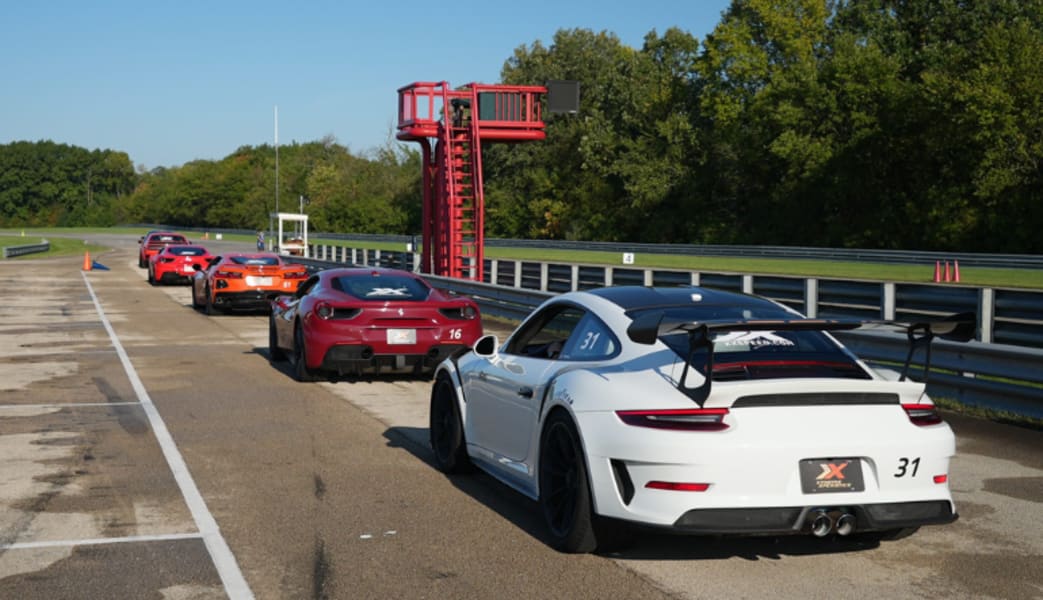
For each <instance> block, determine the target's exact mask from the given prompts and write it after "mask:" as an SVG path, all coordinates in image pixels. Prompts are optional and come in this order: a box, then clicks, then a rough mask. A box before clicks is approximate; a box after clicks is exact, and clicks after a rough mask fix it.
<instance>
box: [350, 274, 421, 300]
mask: <svg viewBox="0 0 1043 600" xmlns="http://www.w3.org/2000/svg"><path fill="white" fill-rule="evenodd" d="M330 285H331V286H333V289H335V290H339V291H342V292H344V293H345V294H350V295H352V296H354V297H356V298H358V299H360V300H373V301H381V302H385V301H388V300H406V301H409V300H412V301H421V300H426V299H427V297H428V295H429V294H430V293H431V288H429V287H427V285H426V284H425V283H424V282H422V281H420V280H418V279H413V278H412V277H399V276H395V275H380V276H369V275H366V276H361V277H337V278H335V279H334V280H333V281H332V283H331V284H330Z"/></svg>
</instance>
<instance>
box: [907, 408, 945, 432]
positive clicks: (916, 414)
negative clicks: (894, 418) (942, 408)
mask: <svg viewBox="0 0 1043 600" xmlns="http://www.w3.org/2000/svg"><path fill="white" fill-rule="evenodd" d="M902 409H903V410H905V414H906V415H908V416H909V420H910V421H912V423H913V425H919V426H920V427H925V426H927V425H937V424H939V423H941V422H942V417H941V415H939V414H938V409H936V408H935V407H934V405H933V404H903V405H902Z"/></svg>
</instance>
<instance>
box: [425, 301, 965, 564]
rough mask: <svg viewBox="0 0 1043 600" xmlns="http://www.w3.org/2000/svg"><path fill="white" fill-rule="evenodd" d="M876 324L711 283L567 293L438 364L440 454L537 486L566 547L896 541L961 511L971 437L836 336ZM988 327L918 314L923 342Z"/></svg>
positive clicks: (912, 333) (454, 463)
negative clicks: (963, 457) (735, 538)
mask: <svg viewBox="0 0 1043 600" xmlns="http://www.w3.org/2000/svg"><path fill="white" fill-rule="evenodd" d="M867 325H868V324H867V323H866V322H860V321H833V320H820V319H806V318H803V317H802V316H801V315H799V314H797V313H796V312H794V311H793V310H791V309H789V308H787V307H785V306H783V305H781V304H778V303H776V302H773V301H771V300H767V299H763V298H759V297H756V296H748V295H743V294H736V293H731V292H723V291H719V290H711V289H706V288H699V287H675V288H653V287H609V288H601V289H596V290H590V291H583V292H572V293H568V294H563V295H560V296H557V297H554V298H552V299H550V300H548V301H546V302H544V303H543V304H542V305H541V306H540V307H539V308H537V309H536V310H535V311H534V312H533V313H532V314H531V315H529V317H528V318H527V319H526V320H525V321H524V322H523V323H522V324H521V325H520V326H519V327H518V329H517V330H515V331H514V333H513V334H511V335H510V337H508V339H507V340H506V342H505V343H503V345H500V344H499V341H498V340H497V339H496V337H495V336H485V337H484V338H482V339H480V340H479V341H478V342H477V343H476V344H475V345H474V347H473V350H472V351H471V352H468V353H465V354H463V355H461V356H458V357H456V358H453V359H449V360H446V361H445V362H443V363H442V364H441V365H440V366H439V368H438V369H437V371H436V374H435V382H434V386H433V389H432V393H431V408H430V434H431V445H432V448H433V449H434V453H435V457H436V462H437V464H438V466H439V468H440V469H442V470H443V471H445V472H447V473H454V472H462V471H467V470H469V469H470V468H471V467H472V466H477V467H479V468H481V469H482V470H484V471H486V472H488V473H489V474H491V475H492V476H493V477H495V478H497V479H499V480H500V481H502V482H504V483H506V484H507V485H509V486H511V487H513V488H515V489H517V490H518V491H520V492H521V493H523V494H525V495H526V496H529V497H530V498H533V499H535V500H537V501H538V502H539V504H540V506H541V509H542V512H543V516H544V518H545V520H546V523H547V526H548V528H549V530H550V534H551V538H552V540H553V543H554V545H555V546H556V547H557V548H559V549H561V550H563V551H566V552H592V551H595V550H600V551H605V550H610V549H612V548H614V547H618V546H619V545H621V544H622V543H623V542H625V541H626V540H627V539H629V538H630V537H631V535H632V534H633V532H634V527H633V525H640V526H644V527H653V528H663V529H667V530H671V531H675V532H682V533H693V534H746V535H779V534H801V533H803V534H810V535H815V536H819V537H824V536H828V535H831V534H833V535H840V536H846V535H852V534H857V535H864V536H875V537H878V538H887V537H890V538H897V537H902V536H904V535H908V534H909V533H911V532H914V531H916V529H917V528H918V527H920V526H922V525H933V524H942V523H950V522H952V521H954V520H955V519H956V517H957V514H956V509H955V506H954V505H953V501H952V496H951V494H950V492H949V485H948V475H949V459H950V458H951V457H952V456H953V454H954V453H955V440H954V437H953V434H952V431H951V430H950V429H949V426H948V425H946V424H945V423H944V422H943V421H942V420H941V418H940V417H939V416H938V413H937V412H936V411H935V408H934V405H933V403H932V402H931V400H930V398H928V397H927V395H926V394H925V392H924V385H923V384H922V383H916V382H913V381H909V380H907V378H906V376H905V373H904V372H903V373H902V374H901V375H899V374H897V373H895V372H893V371H879V372H878V371H876V370H874V369H873V368H871V367H870V366H868V365H867V364H866V363H864V362H863V361H861V360H860V359H858V358H857V357H856V356H854V355H853V354H852V353H851V352H850V351H848V350H847V349H846V348H844V347H843V346H842V345H841V344H840V343H839V342H838V341H837V340H836V339H835V338H834V337H833V336H832V335H830V334H829V333H828V332H830V331H837V330H849V329H854V328H858V327H864V326H867ZM889 325H891V326H898V325H899V324H894V323H891V324H889ZM975 327H976V324H975V323H974V320H973V315H956V316H953V317H952V318H948V319H944V320H940V321H936V322H933V323H927V322H925V323H916V324H911V325H905V326H904V328H905V329H906V331H907V333H908V335H909V340H910V343H911V348H916V347H921V346H924V345H926V344H929V343H930V340H931V339H932V338H933V337H935V336H939V337H944V338H946V339H954V340H962V341H966V340H969V339H971V337H972V336H973V334H974V330H975ZM911 355H912V351H910V356H911ZM927 356H928V357H929V356H930V354H929V353H927ZM908 368H909V363H908V361H907V363H906V367H905V370H906V371H907V370H908ZM927 368H929V367H925V372H926V369H927Z"/></svg>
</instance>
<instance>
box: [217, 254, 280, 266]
mask: <svg viewBox="0 0 1043 600" xmlns="http://www.w3.org/2000/svg"><path fill="white" fill-rule="evenodd" d="M228 260H230V261H232V262H234V263H235V264H237V265H248V266H249V265H263V266H274V265H277V264H279V259H278V258H276V257H274V256H233V257H231V258H229V259H228Z"/></svg>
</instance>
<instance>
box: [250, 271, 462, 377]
mask: <svg viewBox="0 0 1043 600" xmlns="http://www.w3.org/2000/svg"><path fill="white" fill-rule="evenodd" d="M481 336H482V320H481V316H480V315H479V313H478V305H477V304H475V302H474V301H473V300H471V299H470V298H465V297H462V296H461V297H458V296H449V295H448V294H445V293H443V292H441V291H439V290H436V289H435V288H433V287H431V286H430V285H429V284H428V283H427V282H426V281H424V280H423V279H421V278H420V277H418V276H416V275H414V274H412V273H409V272H407V271H399V270H396V269H383V268H350V269H329V270H326V271H320V272H319V273H316V274H315V275H312V276H311V278H309V279H308V280H307V281H305V282H304V283H303V284H301V287H300V288H298V290H297V293H296V294H294V295H292V296H279V297H278V298H276V299H275V300H274V301H273V302H272V314H271V317H270V318H269V322H268V352H269V356H270V358H271V360H273V361H277V360H282V359H283V358H286V356H287V354H288V355H289V358H290V361H291V363H292V364H293V367H294V375H295V376H296V377H297V379H298V380H299V381H312V380H314V379H315V378H316V376H317V375H318V374H319V373H320V372H324V373H331V374H338V375H361V374H363V373H367V374H378V373H389V372H394V373H413V374H422V373H428V372H431V371H433V370H434V368H435V367H436V366H438V363H440V362H442V361H443V360H444V359H446V358H447V357H449V356H452V355H453V354H455V353H456V352H462V351H465V350H467V349H469V348H470V347H471V345H472V344H474V342H475V341H476V340H477V339H478V338H480V337H481Z"/></svg>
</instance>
